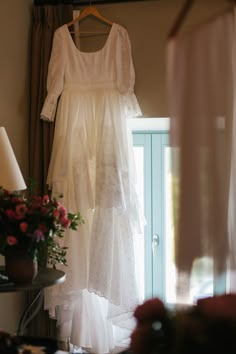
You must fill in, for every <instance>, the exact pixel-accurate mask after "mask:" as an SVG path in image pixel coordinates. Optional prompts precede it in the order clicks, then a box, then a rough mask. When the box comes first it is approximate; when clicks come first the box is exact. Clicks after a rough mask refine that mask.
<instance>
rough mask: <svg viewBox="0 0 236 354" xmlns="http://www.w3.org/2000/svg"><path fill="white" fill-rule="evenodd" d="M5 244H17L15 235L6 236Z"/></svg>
mask: <svg viewBox="0 0 236 354" xmlns="http://www.w3.org/2000/svg"><path fill="white" fill-rule="evenodd" d="M7 244H8V245H9V246H14V245H16V244H17V239H16V238H15V236H7Z"/></svg>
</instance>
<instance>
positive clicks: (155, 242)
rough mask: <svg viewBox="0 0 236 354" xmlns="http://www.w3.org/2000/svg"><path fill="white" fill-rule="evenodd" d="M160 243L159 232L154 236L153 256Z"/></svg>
mask: <svg viewBox="0 0 236 354" xmlns="http://www.w3.org/2000/svg"><path fill="white" fill-rule="evenodd" d="M159 243H160V237H159V235H157V234H155V235H153V237H152V254H153V256H155V255H156V251H157V246H158V245H159Z"/></svg>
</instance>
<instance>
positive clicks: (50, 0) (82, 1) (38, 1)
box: [34, 0, 157, 6]
mask: <svg viewBox="0 0 236 354" xmlns="http://www.w3.org/2000/svg"><path fill="white" fill-rule="evenodd" d="M134 1H135V2H136V1H138V2H144V1H146V2H147V1H157V0H92V1H88V0H34V5H36V6H42V5H59V4H65V5H66V4H68V5H82V6H85V5H86V6H87V5H97V4H113V3H121V2H134Z"/></svg>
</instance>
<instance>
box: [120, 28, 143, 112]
mask: <svg viewBox="0 0 236 354" xmlns="http://www.w3.org/2000/svg"><path fill="white" fill-rule="evenodd" d="M118 31H119V34H118V42H117V46H116V50H117V52H116V69H117V70H116V73H117V78H116V81H117V89H118V91H119V92H120V93H121V95H122V98H123V101H124V102H123V105H124V107H125V115H126V117H127V118H134V117H140V116H142V112H141V109H140V106H139V103H138V101H137V98H136V95H135V93H134V84H135V71H134V65H133V58H132V52H131V44H130V39H129V36H128V32H127V30H126V29H125V28H124V27H121V26H120V27H119V29H118Z"/></svg>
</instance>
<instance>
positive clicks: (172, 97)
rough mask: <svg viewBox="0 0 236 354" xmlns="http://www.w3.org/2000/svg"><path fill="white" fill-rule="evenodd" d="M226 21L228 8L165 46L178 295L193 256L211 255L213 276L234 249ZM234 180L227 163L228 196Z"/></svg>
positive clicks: (229, 26)
mask: <svg viewBox="0 0 236 354" xmlns="http://www.w3.org/2000/svg"><path fill="white" fill-rule="evenodd" d="M233 20H234V18H233V11H229V10H228V11H225V12H223V13H222V14H220V15H218V16H215V17H214V18H212V19H211V20H209V21H208V22H205V23H202V24H201V25H199V26H196V27H195V28H193V29H192V30H190V31H187V32H184V33H182V34H178V35H176V36H175V37H172V38H171V39H169V41H168V45H167V61H168V90H169V91H168V95H169V96H168V99H169V108H170V116H171V134H170V135H171V145H172V146H173V147H175V148H177V150H178V151H179V154H178V156H179V172H178V174H177V177H178V181H179V194H178V200H177V203H176V205H177V207H176V210H175V212H176V216H177V220H178V222H177V228H176V265H177V269H178V275H179V276H178V285H177V294H178V296H179V297H178V300H179V301H187V299H188V290H189V279H190V274H191V270H192V265H193V262H194V261H195V260H197V259H200V258H202V257H205V256H207V257H210V258H212V259H213V267H214V273H215V275H220V274H223V273H225V271H226V268H227V262H228V255H229V254H233V253H235V241H234V239H235V230H236V228H235V226H236V224H235V222H236V221H235V220H236V211H235V210H233V214H232V211H231V214H232V215H233V217H231V221H233V222H231V231H232V232H231V239H230V240H231V241H230V242H229V239H228V205H229V184H230V170H231V143H232V139H231V136H232V121H233V98H235V97H234V95H235V94H234V92H233V66H235V65H236V61H235V60H234V61H233V65H232V44H233V31H234V21H233ZM234 40H235V39H234ZM234 129H236V128H235V127H234ZM234 135H235V133H234ZM233 144H234V149H233V157H234V160H232V161H233V168H234V169H236V156H234V155H235V154H236V150H235V148H236V145H235V144H236V142H235V141H234V140H233ZM175 150H176V149H175ZM235 186H236V172H234V170H233V175H232V183H231V193H232V190H233V191H234V196H233V199H231V200H232V201H233V202H234V203H235V201H236V199H235V198H236V190H235V188H236V187H235ZM234 203H231V209H232V207H233V206H234ZM231 264H232V265H233V263H232V262H231Z"/></svg>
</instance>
